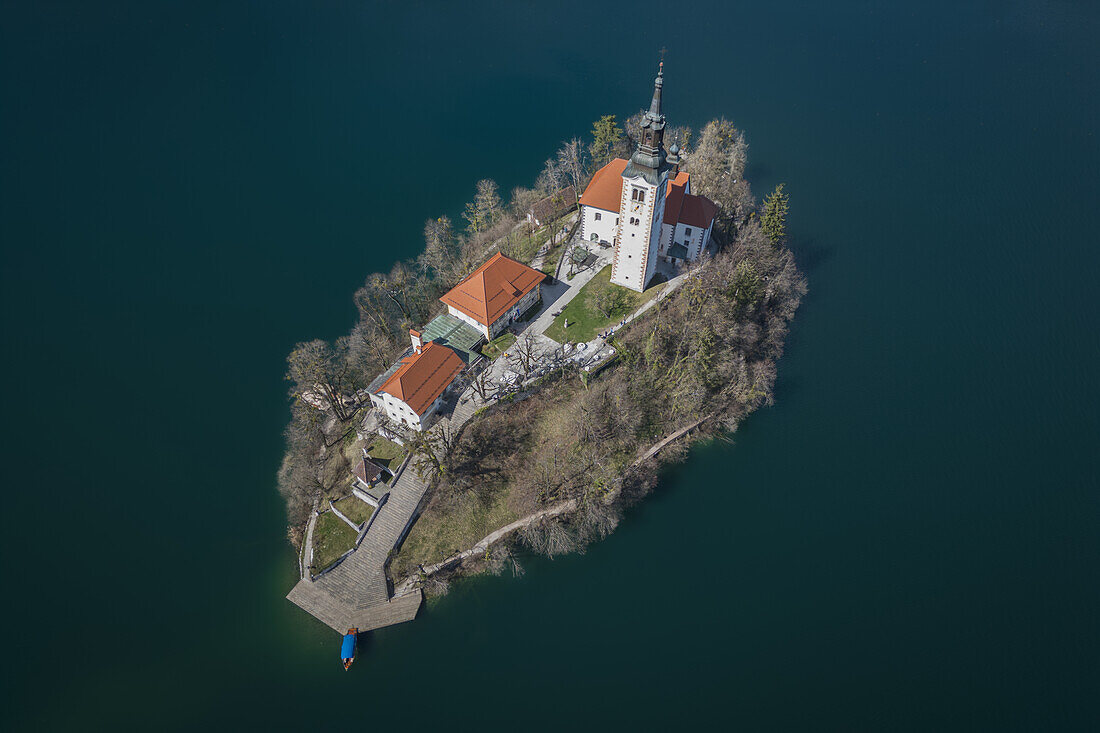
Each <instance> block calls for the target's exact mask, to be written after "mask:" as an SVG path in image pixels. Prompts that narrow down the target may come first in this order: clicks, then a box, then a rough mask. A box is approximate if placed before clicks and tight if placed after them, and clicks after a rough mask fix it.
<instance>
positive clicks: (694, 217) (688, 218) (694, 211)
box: [679, 193, 718, 229]
mask: <svg viewBox="0 0 1100 733" xmlns="http://www.w3.org/2000/svg"><path fill="white" fill-rule="evenodd" d="M717 213H718V204H716V203H714V202H713V201H711V200H710V199H708V198H707V197H706V196H695V195H692V194H690V193H685V194H684V204H683V206H681V207H680V218H679V222H680V223H681V224H687V225H688V226H693V227H699V228H700V229H706V228H707V227H709V226H710V224H711V222H713V221H714V217H715V215H716V214H717Z"/></svg>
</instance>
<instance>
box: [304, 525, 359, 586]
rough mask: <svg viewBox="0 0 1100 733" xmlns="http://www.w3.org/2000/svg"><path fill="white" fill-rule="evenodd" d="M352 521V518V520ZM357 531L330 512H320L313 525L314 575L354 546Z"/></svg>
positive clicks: (312, 566) (312, 568)
mask: <svg viewBox="0 0 1100 733" xmlns="http://www.w3.org/2000/svg"><path fill="white" fill-rule="evenodd" d="M353 521H354V520H353ZM356 536H357V533H356V532H355V530H353V529H352V528H351V527H349V526H348V525H347V524H346V523H345V522H344V520H342V519H340V517H338V516H336V515H335V514H333V513H332V512H321V514H320V515H318V517H317V524H316V525H315V526H314V527H313V564H312V565H311V566H310V571H311V572H312V573H313V574H314V575H316V574H317V573H319V572H321V571H322V570H324V569H325V568H327V567H328V566H329V565H331V564H332V563H334V562H336V559H337V558H339V557H340V556H341V555H343V554H344V553H345V552H347V551H348V550H350V549H351V548H352V547H354V546H355V538H356Z"/></svg>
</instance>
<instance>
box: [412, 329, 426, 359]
mask: <svg viewBox="0 0 1100 733" xmlns="http://www.w3.org/2000/svg"><path fill="white" fill-rule="evenodd" d="M409 336H412V342H413V351H415V352H416V353H418V354H419V353H420V351H421V350H422V349H423V348H424V339H422V338H420V332H419V331H417V330H416V329H415V328H410V329H409Z"/></svg>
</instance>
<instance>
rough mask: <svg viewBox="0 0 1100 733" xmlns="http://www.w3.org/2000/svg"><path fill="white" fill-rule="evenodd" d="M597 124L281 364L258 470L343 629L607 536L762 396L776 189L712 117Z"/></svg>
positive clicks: (377, 278)
mask: <svg viewBox="0 0 1100 733" xmlns="http://www.w3.org/2000/svg"><path fill="white" fill-rule="evenodd" d="M663 67H664V65H663V63H662V64H661V66H660V67H659V69H658V73H657V77H656V79H655V81H654V85H653V92H652V98H651V100H650V103H649V106H648V108H646V109H643V110H642V111H640V112H639V113H637V114H635V115H633V116H631V117H630V118H628V119H626V120H625V121H624V123H623V125H622V127H620V125H619V122H618V119H617V117H616V116H614V115H607V116H603V117H601V118H600V119H599V120H597V121H596V122H595V124H594V125H593V127H592V132H591V137H590V139H589V140H581V139H579V138H573V139H571V140H569V141H568V142H566V143H565V144H564V145H562V147H561V149H560V150H559V151H558V153H557V155H556V156H555V157H553V158H552V159H551V160H549V161H547V162H546V165H545V167H544V168H543V170H542V172H541V173H540V174H539V176H538V178H537V181H536V183H535V185H534V187H533V188H522V187H521V188H516V189H515V190H514V191H513V192H512V194H511V197H510V201H509V202H508V203H507V204H505V202H504V201H503V200H502V198H501V195H500V193H499V190H498V187H497V185H496V184H495V183H494V182H493V181H491V180H483V181H480V182H479V183H478V184H477V190H476V195H475V197H474V199H473V201H471V202H470V203H469V204H467V205H466V207H465V211H464V213H463V219H464V220H465V226H464V227H463V228H462V230H461V231H459V230H458V229H457V228H456V227H455V226H454V224H453V223H452V222H451V221H450V220H449V219H448V218H447V217H440V218H438V219H433V220H430V221H428V222H427V224H426V225H425V227H424V239H425V246H424V250H423V252H422V253H421V254H420V255H419V256H418V257H417V258H416V259H415V260H413V261H408V262H398V263H397V264H395V265H394V266H393V268H392V269H391V270H390V271H389V272H388V273H376V274H372V275H370V276H369V277H368V278H367V279H366V282H365V284H364V285H363V287H362V288H360V289H359V290H358V291H357V292H356V293H355V304H356V307H357V310H358V313H359V319H358V322H357V323H356V324H355V327H354V328H353V329H352V331H351V332H350V333H349V334H348V335H346V336H344V337H341V338H339V339H337V340H335V341H334V342H331V343H330V342H326V341H322V340H314V341H310V342H306V343H301V344H298V345H297V346H296V347H295V348H294V350H293V351H292V352H291V354H290V355H289V357H288V361H287V365H288V366H287V379H288V380H289V381H290V383H291V387H290V397H291V422H290V424H289V425H288V427H287V429H286V455H285V457H284V459H283V463H282V466H281V468H280V470H279V474H278V485H279V490H280V492H281V494H282V495H283V497H284V499H285V500H286V505H287V518H288V537H289V539H290V541H291V542H292V543H293V545H294V546H295V548H296V549H297V550H298V557H299V574H300V579H299V581H298V582H297V584H296V585H295V586H294V587H293V589H292V590H291V591H290V593H289V595H288V596H287V597H288V598H289V599H290V600H291V601H292V602H293V603H295V604H297V605H298V606H300V607H301V608H303V609H304V610H306V611H307V612H309V613H310V614H312V615H313V616H315V617H316V618H317V619H319V620H321V621H322V622H324V623H325V624H327V625H328V626H330V627H332V628H333V629H334V630H336V631H338V632H339V633H341V634H344V633H346V632H347V631H348V630H349V629H354V630H357V631H359V632H363V631H368V630H371V629H377V628H380V627H383V626H388V625H391V624H395V623H400V622H403V621H408V620H410V619H412V618H414V617H415V615H416V613H417V611H418V609H419V608H420V606H421V604H422V602H423V598H424V595H425V593H427V594H429V595H432V594H436V595H438V594H442V593H445V592H446V590H447V587H448V584H449V583H450V582H451V581H452V580H454V579H455V578H457V577H460V576H462V575H468V574H473V573H503V572H508V573H513V574H519V573H521V572H522V566H521V557H522V554H523V552H533V553H541V554H544V555H549V556H555V555H559V554H562V553H568V552H572V551H576V550H578V549H580V548H582V547H584V546H585V545H586V544H588V543H591V542H594V541H597V540H600V539H602V538H604V537H606V536H608V535H609V534H610V533H612V532H613V531H614V529H615V527H616V525H617V524H618V522H619V520H620V517H621V516H622V513H623V511H624V510H625V509H627V508H628V507H630V506H631V505H632V504H634V503H635V502H638V501H639V500H641V499H642V498H643V497H645V496H646V495H647V493H648V492H650V491H651V490H652V488H653V487H654V485H655V484H656V481H657V477H658V475H659V473H660V468H661V466H662V465H667V464H671V463H675V462H677V461H681V460H683V459H684V458H685V457H686V455H687V452H688V449H689V447H690V445H691V444H692V443H693V442H696V441H700V440H708V439H716V438H721V437H724V436H728V435H729V434H730V433H732V432H733V431H734V430H736V429H737V426H738V425H739V423H740V422H741V420H743V419H744V418H745V417H746V416H747V415H748V414H749V413H751V412H753V411H754V410H756V409H757V408H759V407H760V406H762V405H766V404H770V403H771V402H772V399H773V388H774V385H775V378H776V364H777V361H778V359H779V357H780V356H781V354H782V352H783V347H784V343H785V340H786V336H787V332H788V327H789V324H790V322H791V319H792V318H793V317H794V314H795V312H796V310H797V308H798V306H799V303H800V302H801V299H802V297H803V295H804V294H805V292H806V283H805V280H804V278H803V276H802V274H801V273H800V272H799V269H798V267H797V265H796V262H795V259H794V257H793V255H792V253H791V251H790V249H789V247H788V242H787V214H788V207H789V198H788V195H787V194H786V192H785V191H784V187H783V186H782V185H780V186H777V187H776V188H775V190H774V191H773V192H772V193H771V194H769V195H768V196H767V197H765V199H764V201H763V202H762V203H760V204H758V202H757V201H756V199H755V198H754V196H753V194H752V191H751V188H750V186H749V183H748V182H747V181H746V180H745V179H744V172H745V164H746V160H747V153H748V144H747V142H746V139H745V136H744V134H743V133H742V132H741V131H740V130H738V129H737V128H736V127H734V125H733V124H731V123H730V122H729V121H727V120H725V119H717V120H713V121H711V122H710V123H708V124H707V125H706V126H705V127H704V128H703V130H702V131H701V132H700V133H699V134H698V137H696V135H695V134H694V133H693V131H692V130H691V129H689V128H687V127H683V126H666V119H665V114H664V111H663V102H662V94H663V87H664V68H663Z"/></svg>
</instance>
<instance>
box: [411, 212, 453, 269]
mask: <svg viewBox="0 0 1100 733" xmlns="http://www.w3.org/2000/svg"><path fill="white" fill-rule="evenodd" d="M454 246H455V241H454V227H453V226H452V225H451V220H450V219H448V218H447V217H445V216H441V217H439V218H438V219H429V220H428V221H427V222H426V223H425V224H424V251H423V252H422V253H421V255H420V257H419V258H418V259H417V263H418V264H419V265H420V269H421V271H422V272H428V273H430V274H432V275H434V276H435V277H440V276H441V275H442V274H443V273H444V272H445V271H446V269H447V262H448V260H450V259H451V258H452V257H453V256H454Z"/></svg>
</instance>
